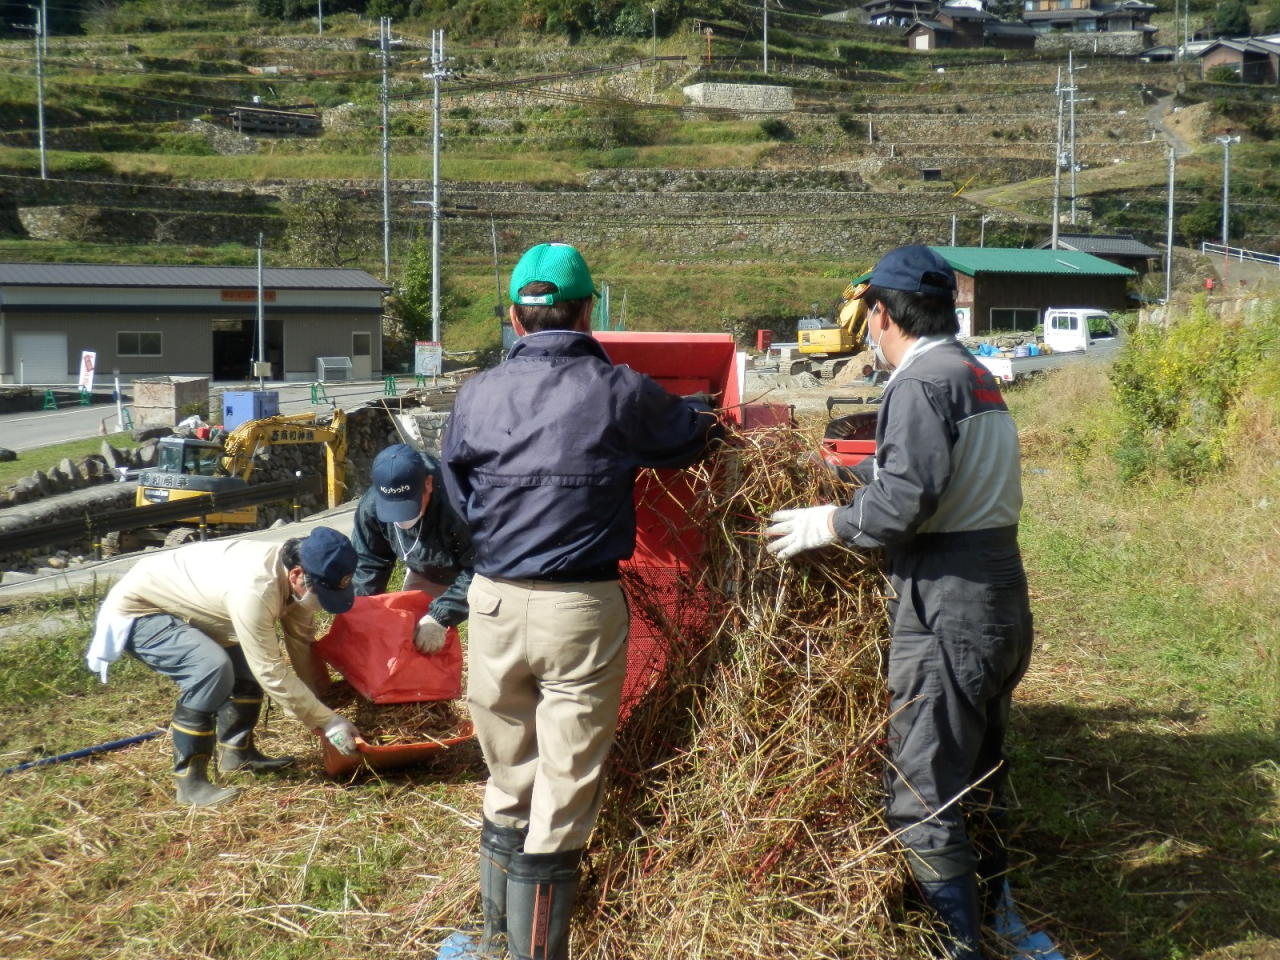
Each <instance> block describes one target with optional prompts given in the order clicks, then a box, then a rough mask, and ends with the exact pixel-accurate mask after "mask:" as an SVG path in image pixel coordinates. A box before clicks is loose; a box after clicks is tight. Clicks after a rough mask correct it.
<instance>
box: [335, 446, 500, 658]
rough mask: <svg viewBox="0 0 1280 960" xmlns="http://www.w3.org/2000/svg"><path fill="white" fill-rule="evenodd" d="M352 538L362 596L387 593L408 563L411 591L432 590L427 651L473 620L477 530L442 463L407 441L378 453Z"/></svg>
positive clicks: (423, 624)
mask: <svg viewBox="0 0 1280 960" xmlns="http://www.w3.org/2000/svg"><path fill="white" fill-rule="evenodd" d="M351 540H352V543H353V544H354V545H355V548H356V555H357V557H358V558H359V562H358V565H357V567H356V576H355V581H354V584H355V590H356V595H357V596H360V597H368V596H376V595H377V594H380V593H385V592H386V590H387V581H388V580H390V579H391V571H392V569H393V568H394V567H395V565H396V561H397V560H399V561H400V562H402V563H403V564H404V565H405V573H404V587H403V589H405V590H421V591H423V592H424V593H426V594H428V595H430V597H431V598H432V599H431V612H430V613H428V614H426V615H425V616H423V617H422V619H421V620H419V621H418V627H417V630H416V631H415V633H414V638H413V642H414V646H416V647H417V648H418V650H419V652H421V653H437V652H439V651H440V650H441V649H443V647H444V641H445V630H446V628H448V627H453V626H457V625H458V624H459V623H461V622H462V621H463V620H466V619H467V589H468V588H469V587H470V586H471V578H472V565H473V564H474V562H475V550H474V549H473V548H472V546H471V532H470V530H468V529H467V525H466V524H465V523H463V522H462V520H461V518H460V517H459V516H458V514H457V513H456V512H454V509H453V507H451V506H450V505H449V501H448V498H447V497H445V496H444V481H443V479H442V478H441V476H440V464H439V462H437V460H436V458H435V457H433V456H431V454H429V453H424V452H421V451H418V450H415V449H414V448H413V447H411V446H409V445H408V444H405V443H397V444H395V445H393V446H390V447H387V448H386V449H385V450H383V451H382V452H381V453H379V454H378V455H377V457H375V458H374V461H373V477H372V483H371V484H370V487H369V489H368V490H366V491H365V493H364V496H363V497H361V498H360V505H359V507H357V508H356V519H355V527H354V529H353V530H352V533H351Z"/></svg>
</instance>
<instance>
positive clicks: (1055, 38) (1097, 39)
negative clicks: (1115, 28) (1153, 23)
mask: <svg viewBox="0 0 1280 960" xmlns="http://www.w3.org/2000/svg"><path fill="white" fill-rule="evenodd" d="M1149 46H1150V44H1149V43H1148V42H1147V35H1146V34H1145V33H1143V32H1142V31H1140V30H1133V31H1123V32H1118V33H1042V34H1039V35H1037V36H1036V52H1037V53H1066V52H1067V51H1068V50H1074V51H1075V52H1077V53H1101V54H1105V55H1107V56H1118V57H1136V56H1138V55H1139V54H1141V53H1142V51H1144V50H1146V49H1147V47H1149Z"/></svg>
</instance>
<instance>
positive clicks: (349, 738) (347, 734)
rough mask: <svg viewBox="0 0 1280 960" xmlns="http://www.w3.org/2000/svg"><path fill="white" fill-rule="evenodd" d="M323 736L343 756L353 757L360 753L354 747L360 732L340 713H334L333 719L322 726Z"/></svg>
mask: <svg viewBox="0 0 1280 960" xmlns="http://www.w3.org/2000/svg"><path fill="white" fill-rule="evenodd" d="M324 735H325V738H326V739H327V740H328V741H329V742H330V743H332V744H333V745H334V747H336V748H337V750H338V752H339V753H341V754H343V755H344V756H348V757H354V756H356V754H358V753H359V752H360V750H359V748H357V747H356V738H357V737H358V736H360V731H359V730H357V729H356V725H355V724H354V723H352V722H351V721H350V720H348V719H347V718H346V717H344V716H343V715H342V714H340V713H335V714H334V715H333V719H332V720H330V721H329V722H328V723H326V724H325V725H324Z"/></svg>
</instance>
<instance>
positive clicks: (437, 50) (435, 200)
mask: <svg viewBox="0 0 1280 960" xmlns="http://www.w3.org/2000/svg"><path fill="white" fill-rule="evenodd" d="M445 63H446V61H445V56H444V31H443V30H433V31H431V74H430V79H431V120H432V123H431V340H432V342H433V343H439V342H440V81H441V80H442V79H444V78H445V77H447V76H448V71H447V70H446V68H445Z"/></svg>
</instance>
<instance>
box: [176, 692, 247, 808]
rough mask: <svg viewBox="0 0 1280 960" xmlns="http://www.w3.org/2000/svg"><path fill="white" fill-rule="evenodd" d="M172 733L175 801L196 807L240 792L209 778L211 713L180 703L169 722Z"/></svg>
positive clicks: (226, 799) (222, 799)
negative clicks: (175, 780) (176, 787)
mask: <svg viewBox="0 0 1280 960" xmlns="http://www.w3.org/2000/svg"><path fill="white" fill-rule="evenodd" d="M169 732H170V734H171V735H172V737H173V773H174V776H175V777H176V778H177V780H178V802H179V803H189V804H191V805H192V806H196V807H213V806H217V805H218V804H220V803H225V802H226V801H228V800H231V799H232V798H234V797H236V796H238V795H239V793H240V791H239V790H232V789H227V788H223V787H217V786H214V785H213V784H212V783H210V782H209V760H210V759H211V758H212V757H213V741H214V735H213V714H211V713H201V712H200V711H199V710H192V709H191V708H190V707H184V706H182V705H181V704H179V705H178V706H176V707H174V708H173V722H172V723H171V724H170V725H169Z"/></svg>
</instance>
